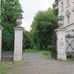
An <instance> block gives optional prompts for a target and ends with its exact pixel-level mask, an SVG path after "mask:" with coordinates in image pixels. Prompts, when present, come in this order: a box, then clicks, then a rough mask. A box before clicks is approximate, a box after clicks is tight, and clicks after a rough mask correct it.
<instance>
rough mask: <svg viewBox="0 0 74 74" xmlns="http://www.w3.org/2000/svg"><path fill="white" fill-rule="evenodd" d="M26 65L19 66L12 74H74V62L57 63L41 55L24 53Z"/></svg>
mask: <svg viewBox="0 0 74 74" xmlns="http://www.w3.org/2000/svg"><path fill="white" fill-rule="evenodd" d="M23 61H24V62H26V64H22V65H17V66H15V67H14V69H13V70H12V71H11V73H10V74H74V62H65V61H57V60H51V59H48V58H46V57H45V56H43V55H41V54H39V53H24V55H23Z"/></svg>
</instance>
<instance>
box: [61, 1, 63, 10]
mask: <svg viewBox="0 0 74 74" xmlns="http://www.w3.org/2000/svg"><path fill="white" fill-rule="evenodd" d="M61 10H63V1H62V2H61Z"/></svg>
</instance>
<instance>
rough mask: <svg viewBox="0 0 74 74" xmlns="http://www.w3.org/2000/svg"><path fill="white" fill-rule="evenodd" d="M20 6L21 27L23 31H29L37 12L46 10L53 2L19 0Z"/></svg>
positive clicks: (49, 0) (52, 0) (48, 0)
mask: <svg viewBox="0 0 74 74" xmlns="http://www.w3.org/2000/svg"><path fill="white" fill-rule="evenodd" d="M19 1H20V4H21V6H22V10H23V11H24V12H23V19H22V26H23V27H25V30H27V31H30V29H31V24H32V21H33V17H34V16H35V14H36V13H37V12H38V11H41V10H47V9H48V8H49V7H51V8H52V5H53V3H54V1H55V0H19Z"/></svg>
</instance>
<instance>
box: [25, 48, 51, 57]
mask: <svg viewBox="0 0 74 74" xmlns="http://www.w3.org/2000/svg"><path fill="white" fill-rule="evenodd" d="M24 52H26V53H35V52H38V53H41V54H42V55H45V56H48V57H51V51H48V50H37V49H26V50H25V51H24Z"/></svg>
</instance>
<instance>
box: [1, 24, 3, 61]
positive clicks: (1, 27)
mask: <svg viewBox="0 0 74 74" xmlns="http://www.w3.org/2000/svg"><path fill="white" fill-rule="evenodd" d="M2 30H3V27H2V26H1V25H0V61H1V52H2Z"/></svg>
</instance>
